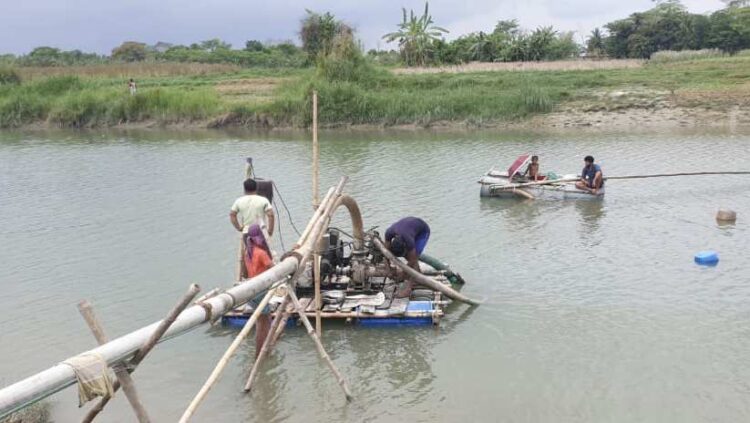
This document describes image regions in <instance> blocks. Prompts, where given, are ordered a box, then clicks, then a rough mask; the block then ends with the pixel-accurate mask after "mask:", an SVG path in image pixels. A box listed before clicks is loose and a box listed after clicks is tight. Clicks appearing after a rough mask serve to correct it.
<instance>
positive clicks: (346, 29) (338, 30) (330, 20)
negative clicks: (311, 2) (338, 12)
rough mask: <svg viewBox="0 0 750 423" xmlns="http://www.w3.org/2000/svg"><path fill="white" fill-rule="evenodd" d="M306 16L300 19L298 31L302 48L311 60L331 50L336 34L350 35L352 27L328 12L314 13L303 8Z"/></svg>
mask: <svg viewBox="0 0 750 423" xmlns="http://www.w3.org/2000/svg"><path fill="white" fill-rule="evenodd" d="M305 11H306V12H307V16H305V18H304V19H302V22H301V25H300V26H301V28H300V31H299V35H300V38H301V39H302V49H303V50H304V51H305V52H306V53H307V55H308V58H309V60H310V61H311V62H313V61H315V60H317V59H318V58H319V57H321V56H326V55H328V53H330V52H331V48H332V47H333V40H334V38H335V37H336V36H337V35H343V36H346V35H351V34H353V33H354V31H353V30H352V28H351V27H350V26H349V25H347V24H346V23H344V22H342V21H340V20H337V19H336V17H335V16H334V15H332V14H331V13H329V12H326V13H324V14H322V15H321V14H320V13H316V12H313V11H311V10H307V9H305Z"/></svg>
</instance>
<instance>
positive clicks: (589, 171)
mask: <svg viewBox="0 0 750 423" xmlns="http://www.w3.org/2000/svg"><path fill="white" fill-rule="evenodd" d="M583 162H584V163H585V164H586V165H585V166H584V167H583V170H582V171H581V180H580V181H578V182H576V188H578V189H580V190H582V191H588V192H589V193H590V194H593V195H596V194H597V193H598V192H599V190H600V189H602V188H603V187H604V174H603V173H602V168H601V167H599V165H598V164H594V157H592V156H586V157H585V158H584V159H583Z"/></svg>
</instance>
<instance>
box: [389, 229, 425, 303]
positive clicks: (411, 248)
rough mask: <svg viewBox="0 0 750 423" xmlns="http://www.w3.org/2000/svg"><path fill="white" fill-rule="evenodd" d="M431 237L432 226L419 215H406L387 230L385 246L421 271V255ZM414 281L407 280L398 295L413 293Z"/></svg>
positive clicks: (410, 265) (413, 267)
mask: <svg viewBox="0 0 750 423" xmlns="http://www.w3.org/2000/svg"><path fill="white" fill-rule="evenodd" d="M429 238H430V226H429V225H427V223H426V222H425V221H424V220H422V219H420V218H418V217H405V218H403V219H401V220H399V221H398V222H396V223H394V224H393V225H391V226H390V227H389V228H388V230H386V231H385V246H386V248H388V250H390V252H392V253H393V255H394V256H396V257H405V258H406V262H407V263H408V264H409V267H411V268H412V269H414V270H416V271H417V272H419V256H420V255H421V254H422V251H424V248H425V246H426V245H427V240H428V239H429ZM413 285H414V284H413V282H411V281H407V282H406V287H405V289H404V290H403V291H402V292H401V293H400V295H398V296H408V295H409V294H411V290H412V287H413Z"/></svg>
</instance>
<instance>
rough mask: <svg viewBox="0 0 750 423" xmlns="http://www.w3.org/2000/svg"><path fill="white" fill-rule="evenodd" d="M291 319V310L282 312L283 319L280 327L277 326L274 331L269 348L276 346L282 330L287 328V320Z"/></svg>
mask: <svg viewBox="0 0 750 423" xmlns="http://www.w3.org/2000/svg"><path fill="white" fill-rule="evenodd" d="M288 320H289V312H287V311H286V310H284V312H283V313H282V314H281V321H280V322H279V327H278V328H276V332H274V334H273V337H272V338H271V344H270V345H269V346H268V347H269V348H271V349H273V347H275V346H276V343H277V342H278V341H279V337H280V336H281V334H282V332H284V329H286V322H287V321H288Z"/></svg>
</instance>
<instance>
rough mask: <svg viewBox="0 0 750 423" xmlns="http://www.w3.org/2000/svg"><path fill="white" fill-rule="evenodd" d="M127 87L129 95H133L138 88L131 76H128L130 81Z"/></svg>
mask: <svg viewBox="0 0 750 423" xmlns="http://www.w3.org/2000/svg"><path fill="white" fill-rule="evenodd" d="M128 89H129V90H130V95H135V92H136V91H137V90H138V87H137V86H136V85H135V81H134V80H133V78H130V81H128Z"/></svg>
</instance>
